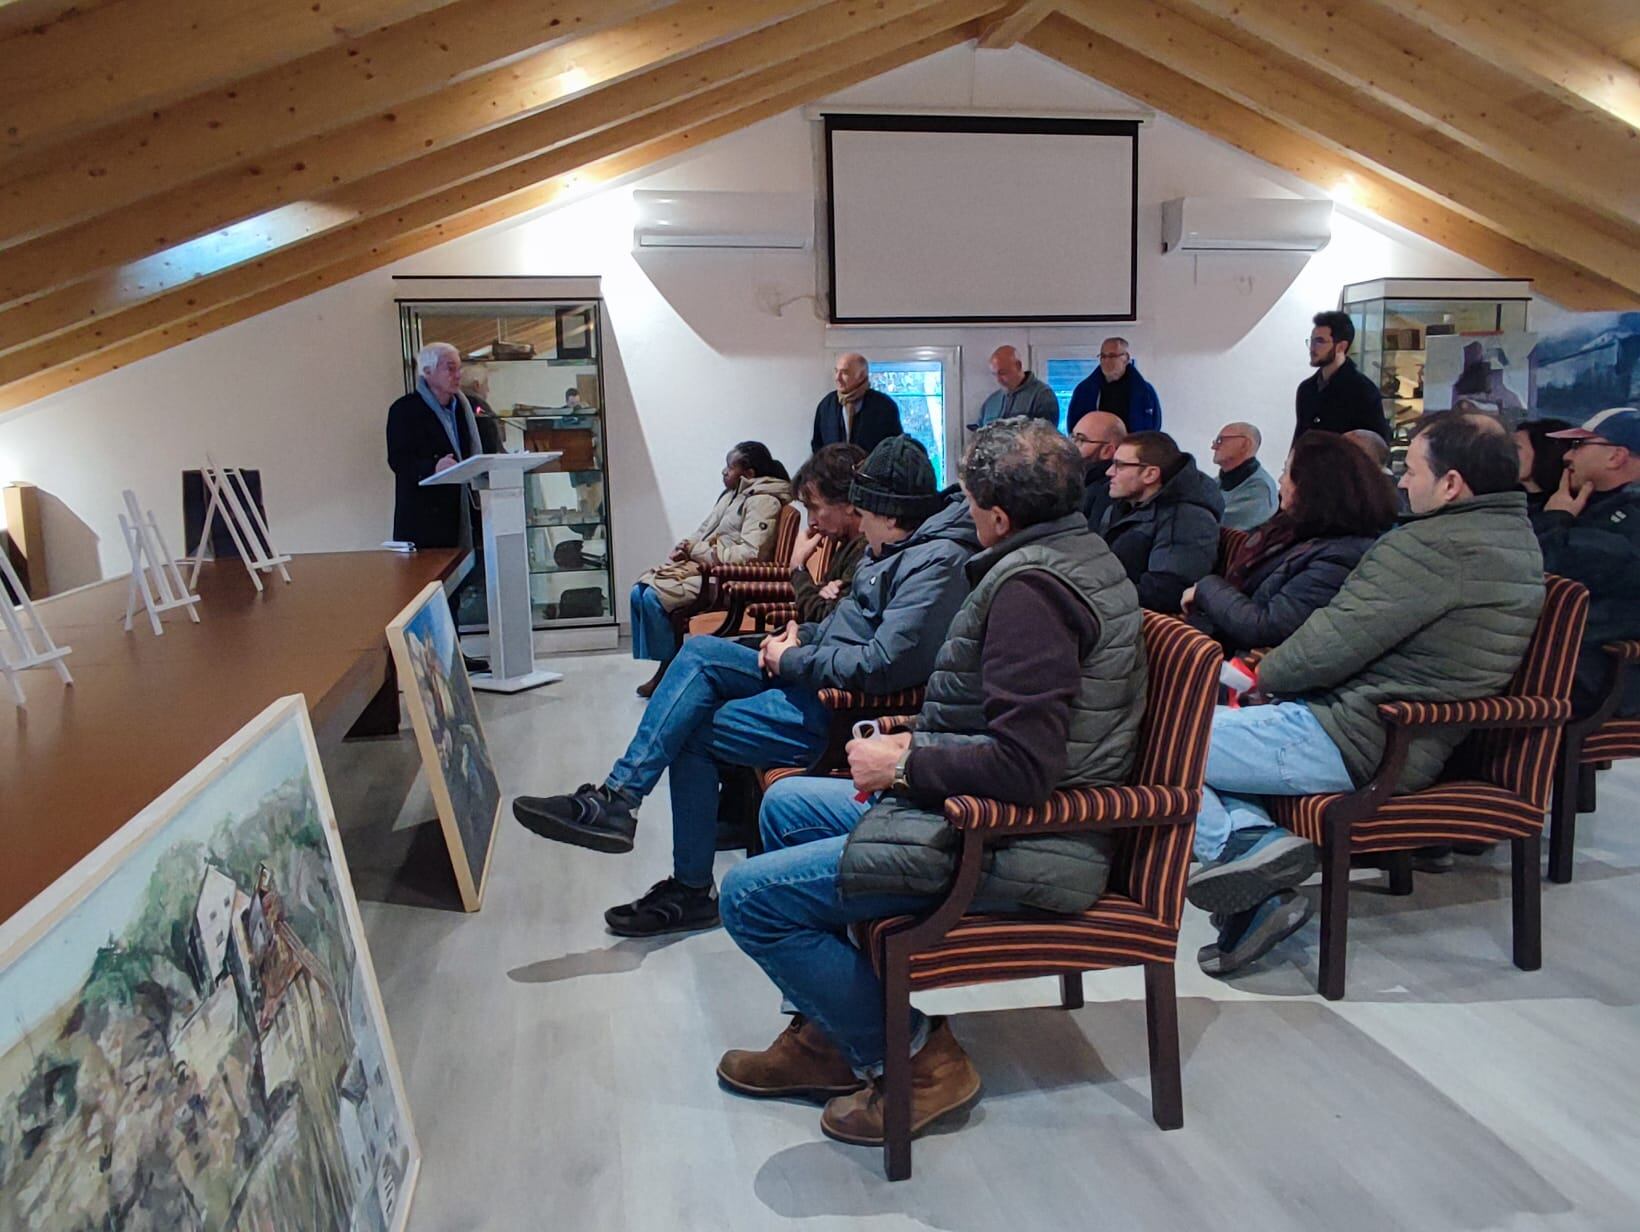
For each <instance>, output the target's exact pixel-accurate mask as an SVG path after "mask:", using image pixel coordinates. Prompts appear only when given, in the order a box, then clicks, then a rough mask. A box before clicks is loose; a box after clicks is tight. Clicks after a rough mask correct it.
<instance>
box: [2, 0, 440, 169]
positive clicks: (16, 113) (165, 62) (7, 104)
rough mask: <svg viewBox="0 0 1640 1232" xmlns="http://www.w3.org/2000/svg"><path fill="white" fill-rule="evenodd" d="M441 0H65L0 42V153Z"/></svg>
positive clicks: (279, 60)
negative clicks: (85, 10) (57, 11)
mask: <svg viewBox="0 0 1640 1232" xmlns="http://www.w3.org/2000/svg"><path fill="white" fill-rule="evenodd" d="M441 3H443V0H304V2H303V3H300V4H281V5H279V6H278V8H277V11H275V12H270V11H269V5H268V3H267V0H121V2H120V3H118V4H110V5H107V6H105V7H103V8H100V9H98V10H96V11H95V12H92V13H89V14H78V13H74V12H73V11H72V10H70V12H69V13H68V14H64V15H62V16H60V17H59V18H58V19H57V20H55V21H50V22H47V23H45V24H43V25H40V26H36V27H33V28H30V29H27V30H23V31H20V32H18V33H15V34H13V35H11V36H10V37H9V38H7V39H5V41H4V42H0V64H4V65H5V66H6V67H5V72H4V73H0V116H4V117H5V119H4V122H3V125H0V157H10V156H13V155H16V154H19V153H22V152H24V151H28V150H36V149H41V148H43V147H45V146H47V145H49V144H51V143H52V142H56V141H62V140H64V139H65V138H68V137H72V136H74V135H75V134H77V133H82V132H85V131H87V130H89V129H92V128H95V127H100V126H101V125H104V124H107V123H108V122H109V121H111V120H114V119H118V118H120V117H123V116H128V115H132V114H134V113H136V112H139V111H143V110H148V109H152V108H154V107H156V106H162V105H164V104H165V103H168V102H171V101H174V100H176V99H179V98H186V97H187V96H188V95H190V94H195V93H198V92H199V91H201V90H208V89H211V88H212V87H214V86H218V85H221V84H222V83H224V82H228V81H232V80H233V79H234V78H236V77H243V76H246V75H248V74H251V73H257V72H261V71H262V70H264V69H267V68H270V67H272V66H273V65H276V64H283V63H285V62H286V61H289V60H294V59H297V58H298V57H300V56H305V55H308V54H310V53H312V52H315V51H318V50H320V49H321V48H324V47H330V46H334V45H336V44H338V43H342V42H345V41H347V40H349V39H355V38H358V37H359V36H360V35H363V34H368V33H369V32H370V31H372V30H376V29H379V28H380V27H382V26H385V25H389V24H391V23H393V22H396V21H402V20H404V19H405V18H407V17H413V16H415V15H417V14H418V13H420V12H423V11H425V10H427V9H431V8H435V7H437V6H438V5H439V4H441Z"/></svg>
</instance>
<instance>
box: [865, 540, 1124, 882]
mask: <svg viewBox="0 0 1640 1232" xmlns="http://www.w3.org/2000/svg"><path fill="white" fill-rule="evenodd" d="M1033 569H1040V570H1044V571H1046V572H1047V573H1049V574H1050V575H1052V576H1053V577H1055V578H1057V579H1058V580H1059V581H1060V582H1063V583H1064V584H1065V586H1066V587H1068V588H1069V589H1070V590H1071V591H1072V592H1073V593H1074V594H1076V595H1077V596H1078V597H1079V598H1080V599H1081V600H1082V602H1083V603H1085V604H1086V605H1087V607H1088V610H1089V612H1090V613H1091V614H1092V616H1093V618H1094V623H1095V626H1096V631H1095V634H1094V637H1093V639H1092V641H1091V643H1089V644H1087V645H1085V646H1084V648H1083V650H1082V655H1081V659H1082V662H1081V679H1080V681H1079V683H1078V685H1077V688H1076V692H1075V694H1074V695H1073V696H1072V698H1071V700H1070V714H1069V726H1068V731H1067V740H1066V744H1067V754H1068V755H1067V757H1066V759H1065V765H1064V770H1063V771H1062V772H1061V773H1060V775H1059V778H1058V781H1057V783H1055V784H1054V786H1055V787H1071V786H1084V785H1088V784H1109V783H1117V782H1121V781H1123V780H1124V779H1126V777H1127V776H1128V773H1129V772H1130V771H1131V770H1132V767H1133V758H1134V754H1135V751H1136V747H1137V741H1138V734H1139V723H1140V719H1141V717H1142V715H1143V712H1144V699H1145V652H1144V640H1143V632H1142V630H1143V620H1142V617H1141V615H1140V612H1139V605H1138V602H1137V596H1136V595H1135V594H1134V590H1133V586H1132V584H1131V583H1129V582H1128V580H1127V579H1126V578H1125V577H1124V576H1123V573H1122V567H1121V564H1120V562H1118V561H1117V560H1116V558H1115V557H1114V556H1113V555H1112V554H1111V552H1110V550H1109V549H1108V548H1106V547H1105V545H1104V544H1103V543H1102V542H1101V541H1100V540H1099V538H1098V536H1096V535H1094V534H1092V533H1090V532H1089V531H1088V529H1087V527H1086V524H1085V523H1084V522H1083V520H1082V516H1081V514H1079V513H1072V514H1069V515H1068V516H1066V517H1064V518H1060V519H1059V520H1057V521H1055V522H1050V523H1045V524H1041V525H1038V526H1034V527H1030V528H1028V529H1027V530H1025V531H1022V532H1020V533H1019V534H1017V535H1011V536H1009V537H1008V538H1007V539H1005V540H1003V541H1002V542H1001V543H999V544H997V545H995V546H994V547H991V548H988V549H986V550H985V551H983V552H981V553H980V554H979V555H977V556H975V557H974V558H973V560H972V561H970V562H969V566H968V575H969V578H970V580H971V581H972V582H973V583H974V589H973V591H972V592H971V593H970V594H969V596H968V598H967V600H966V601H965V602H964V604H963V606H962V610H961V611H960V612H958V613H957V616H956V619H955V620H953V621H952V622H951V630H950V634H949V636H948V637H947V639H946V641H945V645H944V646H943V647H941V649H940V654H939V659H938V661H937V662H936V664H935V667H934V674H933V676H932V678H931V679H930V680H929V682H928V696H927V700H926V701H925V702H924V704H923V708H922V711H921V712H920V713H919V714H918V716H917V720H916V724H915V728H914V731H913V733H912V736H911V748H912V774H913V782H915V766H916V750H917V749H919V748H926V747H929V746H932V745H940V746H945V745H949V744H953V743H955V744H968V745H973V744H977V743H980V742H984V741H989V740H992V739H994V737H993V736H991V735H990V734H989V730H988V724H987V720H986V716H985V709H984V699H985V687H984V681H983V679H982V675H983V673H982V662H983V657H984V639H985V637H986V630H987V627H988V622H987V616H988V614H989V612H990V610H991V601H992V599H993V598H994V597H995V595H996V593H997V591H998V590H999V589H1000V588H1001V587H1002V586H1003V585H1004V584H1005V583H1006V582H1007V581H1008V580H1009V579H1010V578H1012V577H1015V576H1017V575H1018V574H1020V573H1021V572H1024V571H1026V570H1033ZM1043 636H1046V637H1067V636H1070V635H1069V634H1068V633H1067V632H1066V631H1065V630H1064V628H1063V626H1060V627H1058V628H1054V629H1048V630H1044V633H1043ZM922 803H927V801H923V802H922ZM957 849H958V835H957V833H956V831H954V830H953V829H951V827H950V826H949V825H947V824H946V821H945V818H944V816H943V815H942V814H940V813H938V812H935V811H930V810H929V809H927V808H923V807H919V803H918V802H917V801H915V800H912V799H908V798H904V797H901V796H897V795H892V794H890V795H884V796H883V797H882V798H880V799H879V800H878V801H877V802H876V803H875V804H874V805H873V806H872V807H871V808H870V809H869V810H868V811H867V812H866V814H865V815H864V816H863V817H861V818H860V821H859V823H858V824H857V825H856V826H855V828H854V830H853V831H852V832H851V833H850V835H849V839H848V844H847V846H846V847H845V848H844V851H843V857H842V862H841V864H840V866H839V869H838V886H839V889H840V891H841V893H842V894H843V896H844V897H846V898H849V897H859V896H862V895H871V894H925V895H933V894H938V893H940V892H941V891H942V890H944V889H945V887H946V886H947V885H949V883H950V881H951V877H952V875H953V874H954V872H955V867H956V853H957ZM1109 851H1110V836H1109V834H1106V833H1101V832H1098V831H1083V832H1079V833H1074V834H1041V835H1032V836H1028V837H1020V838H1015V839H1009V840H1006V841H1004V842H1001V843H997V844H995V845H993V846H992V847H991V849H990V850H989V851H988V852H987V853H986V859H985V873H984V877H983V878H982V880H981V882H980V886H979V890H978V892H977V896H976V901H979V902H984V903H986V904H988V905H990V906H1010V907H1028V908H1034V909H1037V910H1042V911H1057V912H1075V911H1083V910H1086V909H1087V908H1088V907H1089V906H1091V905H1092V904H1093V902H1094V900H1096V899H1097V898H1098V897H1099V895H1100V894H1101V893H1102V892H1103V890H1104V887H1105V881H1106V878H1107V876H1108V873H1109V869H1110V862H1109Z"/></svg>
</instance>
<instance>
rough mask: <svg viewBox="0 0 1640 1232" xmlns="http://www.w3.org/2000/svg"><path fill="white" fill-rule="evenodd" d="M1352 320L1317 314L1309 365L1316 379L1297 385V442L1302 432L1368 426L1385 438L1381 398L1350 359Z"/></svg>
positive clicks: (1344, 315) (1340, 314)
mask: <svg viewBox="0 0 1640 1232" xmlns="http://www.w3.org/2000/svg"><path fill="white" fill-rule="evenodd" d="M1354 343H1355V322H1353V321H1351V320H1350V314H1349V313H1347V312H1318V313H1316V314H1315V323H1314V326H1313V328H1312V329H1311V330H1310V367H1312V368H1314V369H1315V375H1314V376H1312V377H1310V378H1309V380H1307V381H1302V382H1300V383H1299V386H1298V399H1297V401H1298V423H1297V426H1295V427H1294V429H1293V439H1294V440H1295V441H1296V440H1297V439H1298V438H1299V437H1301V436H1303V435H1304V434H1305V433H1306V432H1310V431H1312V430H1319V431H1322V432H1348V431H1350V430H1351V429H1352V428H1368V429H1370V430H1372V431H1373V432H1376V433H1377V434H1378V435H1379V436H1381V437H1383V438H1384V440H1386V441H1387V440H1389V420H1388V419H1386V418H1384V398H1383V395H1382V394H1380V393H1379V392H1378V386H1376V385H1374V384H1373V383H1372V382H1371V381H1369V380H1368V379H1367V377H1366V374H1365V373H1363V372H1362V371H1361V370H1360V369H1359V368H1357V367H1356V366H1355V361H1354V360H1352V359H1351V358H1350V347H1351V346H1352V345H1354Z"/></svg>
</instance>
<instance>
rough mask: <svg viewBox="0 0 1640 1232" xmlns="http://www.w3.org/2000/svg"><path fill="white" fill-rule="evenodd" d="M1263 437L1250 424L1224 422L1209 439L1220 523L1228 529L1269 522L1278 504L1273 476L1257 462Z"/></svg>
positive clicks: (1279, 500) (1279, 498)
mask: <svg viewBox="0 0 1640 1232" xmlns="http://www.w3.org/2000/svg"><path fill="white" fill-rule="evenodd" d="M1263 444H1264V434H1263V433H1261V432H1260V431H1259V430H1258V429H1257V428H1255V427H1254V426H1253V425H1252V424H1250V423H1227V424H1225V425H1224V427H1222V428H1220V429H1219V434H1218V435H1217V436H1215V437H1214V438H1213V465H1214V466H1216V467H1218V468H1219V491H1220V492H1223V493H1224V516H1223V517H1222V518H1221V519H1220V522H1221V523H1222V524H1223V525H1225V526H1228V527H1230V529H1231V530H1253V529H1254V528H1256V527H1259V526H1263V525H1264V524H1265V523H1266V522H1268V521H1269V520H1270V517H1271V515H1272V514H1274V513H1275V511H1276V506H1277V505H1278V504H1280V502H1281V490H1280V485H1279V484H1277V483H1276V477H1275V476H1274V475H1272V474H1271V473H1270V472H1269V471H1267V470H1265V469H1264V464H1263V463H1262V462H1260V461H1259V460H1258V451H1259V446H1261V445H1263Z"/></svg>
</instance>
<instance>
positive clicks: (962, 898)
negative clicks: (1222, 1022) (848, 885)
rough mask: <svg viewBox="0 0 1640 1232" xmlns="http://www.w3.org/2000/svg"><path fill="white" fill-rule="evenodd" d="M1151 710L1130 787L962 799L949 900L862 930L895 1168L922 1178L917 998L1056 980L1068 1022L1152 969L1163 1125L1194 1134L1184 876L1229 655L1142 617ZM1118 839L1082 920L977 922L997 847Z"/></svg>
mask: <svg viewBox="0 0 1640 1232" xmlns="http://www.w3.org/2000/svg"><path fill="white" fill-rule="evenodd" d="M1144 621H1145V624H1144V628H1145V649H1146V655H1147V660H1148V678H1149V681H1148V683H1149V689H1148V693H1149V697H1148V702H1147V705H1146V708H1145V717H1144V722H1143V724H1142V726H1141V728H1140V732H1139V749H1138V756H1137V758H1136V759H1135V765H1134V771H1133V779H1132V782H1131V783H1130V784H1129V785H1127V786H1123V787H1085V788H1074V789H1070V790H1066V791H1058V792H1055V793H1054V794H1053V795H1052V796H1051V797H1050V798H1049V800H1048V801H1047V803H1046V804H1044V805H1042V806H1041V807H1039V808H1024V807H1020V806H1016V805H1010V804H1000V803H998V802H997V801H994V800H982V799H978V798H975V797H971V796H957V797H953V798H951V799H949V800H947V801H946V802H945V817H946V820H947V821H948V822H949V823H950V824H951V826H952V828H953V829H955V830H957V831H959V832H960V833H961V835H962V847H961V852H960V855H959V858H958V865H957V873H956V877H955V879H954V881H953V882H952V885H951V889H950V892H949V893H948V895H947V896H946V898H945V900H944V901H943V902H941V903H940V904H939V905H938V906H937V907H935V908H934V910H933V911H932V912H931V913H929V914H928V915H926V916H922V917H913V916H900V917H896V918H894V919H887V920H876V921H873V922H872V923H870V924H868V925H864V926H862V927H861V929H860V935H861V941H862V944H863V945H864V946H865V948H866V949H867V952H868V953H870V955H871V957H872V961H873V963H874V964H875V965H876V966H877V968H878V969H879V971H880V972H881V973H882V976H883V982H884V986H885V995H884V1002H885V1005H884V1009H885V1012H886V1014H887V1018H886V1027H887V1034H888V1050H887V1053H886V1062H885V1066H884V1079H885V1083H884V1096H885V1101H886V1102H885V1107H884V1112H885V1129H886V1135H885V1143H884V1147H883V1162H884V1168H885V1170H886V1171H887V1173H888V1179H889V1180H891V1181H897V1180H903V1179H905V1178H906V1177H908V1176H910V1175H911V1128H910V1127H911V1060H910V1049H911V1041H910V1039H909V1037H908V1025H907V1024H908V1020H909V1009H910V1004H911V994H912V992H913V991H915V990H917V989H924V988H943V987H947V986H950V985H956V984H980V983H990V982H994V981H998V980H1017V979H1028V978H1032V977H1036V976H1043V975H1057V976H1058V977H1059V980H1060V990H1061V999H1062V1002H1063V1004H1064V1006H1065V1008H1066V1009H1076V1008H1078V1007H1079V1006H1081V1004H1082V972H1084V971H1097V970H1102V969H1105V968H1109V967H1128V966H1143V967H1144V969H1145V1014H1146V1020H1147V1022H1148V1025H1149V1038H1150V1095H1151V1104H1152V1115H1153V1116H1154V1117H1155V1120H1156V1123H1157V1124H1158V1125H1160V1126H1161V1127H1162V1128H1163V1129H1177V1128H1179V1126H1181V1125H1182V1124H1184V1098H1183V1092H1182V1090H1181V1084H1180V1076H1179V1019H1178V1003H1177V998H1176V994H1175V992H1174V982H1173V960H1174V955H1175V953H1176V952H1177V950H1178V939H1179V917H1180V915H1181V913H1182V911H1183V909H1184V883H1185V875H1186V873H1187V871H1188V869H1189V865H1190V845H1191V840H1192V837H1193V836H1194V834H1195V828H1196V827H1195V822H1196V810H1197V809H1198V807H1199V806H1200V804H1201V788H1202V779H1203V776H1204V775H1205V773H1206V770H1207V741H1208V732H1209V729H1210V727H1211V724H1212V718H1213V700H1214V691H1215V688H1216V686H1217V682H1218V670H1219V664H1220V662H1222V660H1223V654H1222V652H1221V651H1220V649H1219V646H1218V643H1216V642H1214V641H1213V639H1212V638H1209V637H1207V636H1205V635H1204V634H1201V633H1198V632H1196V631H1195V630H1194V629H1192V628H1190V627H1189V626H1188V625H1186V624H1184V623H1183V622H1182V621H1180V620H1177V619H1175V618H1173V617H1171V616H1161V615H1157V614H1156V613H1154V612H1146V613H1145V614H1144ZM1092 828H1098V829H1110V830H1113V831H1115V832H1116V835H1117V838H1116V847H1115V852H1114V854H1113V860H1112V868H1111V878H1110V885H1109V888H1108V889H1107V891H1106V893H1105V895H1104V897H1102V898H1101V899H1100V900H1099V901H1098V902H1097V903H1095V904H1094V905H1093V907H1092V908H1091V909H1089V910H1088V911H1085V912H1083V913H1081V914H1080V915H1071V916H1058V915H1046V914H1040V913H1037V914H1030V915H1024V914H1021V915H970V914H967V909H968V905H969V903H971V902H972V901H973V897H974V891H975V890H976V888H977V887H978V885H979V881H980V873H981V868H982V864H983V860H984V855H985V847H986V845H987V844H989V843H992V842H994V841H997V840H1005V839H1011V838H1019V837H1021V836H1024V835H1030V834H1046V833H1052V832H1055V831H1064V830H1080V829H1092Z"/></svg>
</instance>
